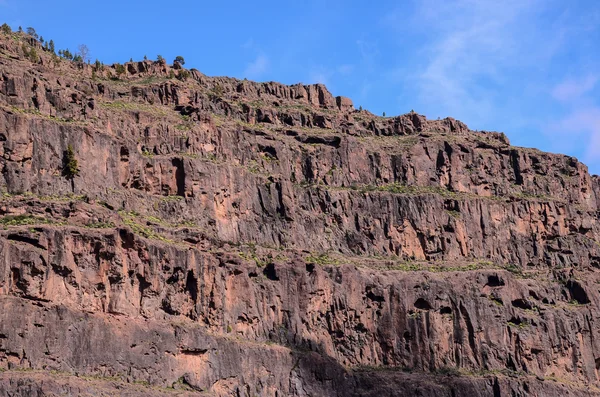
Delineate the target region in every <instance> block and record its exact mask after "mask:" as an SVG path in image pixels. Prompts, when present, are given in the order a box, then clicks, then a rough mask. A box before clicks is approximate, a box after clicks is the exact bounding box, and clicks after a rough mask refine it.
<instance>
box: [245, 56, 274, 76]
mask: <svg viewBox="0 0 600 397" xmlns="http://www.w3.org/2000/svg"><path fill="white" fill-rule="evenodd" d="M268 69H269V58H268V57H267V56H266V55H264V54H259V55H258V56H257V57H256V58H255V59H254V60H253V61H252V62H250V63H249V64H248V65H247V66H246V69H245V70H244V76H246V77H249V78H251V79H256V78H259V77H261V76H262V75H264V74H265V72H266V71H267V70H268Z"/></svg>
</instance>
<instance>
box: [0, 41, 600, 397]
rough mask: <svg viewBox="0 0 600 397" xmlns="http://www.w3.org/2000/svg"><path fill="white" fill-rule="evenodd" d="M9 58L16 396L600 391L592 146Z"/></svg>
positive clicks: (0, 294)
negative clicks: (534, 142)
mask: <svg viewBox="0 0 600 397" xmlns="http://www.w3.org/2000/svg"><path fill="white" fill-rule="evenodd" d="M32 48H33V49H35V53H36V56H32V55H31V54H32V52H31V49H32ZM0 76H1V81H0V168H1V170H2V174H1V175H2V177H1V178H0V190H1V191H2V198H1V204H0V226H2V229H0V396H55V395H56V396H62V395H73V394H75V395H90V396H99V395H115V394H120V395H128V396H146V395H150V396H163V395H164V396H167V395H181V396H194V395H215V396H268V397H276V396H277V397H281V396H404V395H420V396H432V397H433V396H455V397H458V396H469V397H476V396H494V397H495V396H504V395H507V396H508V395H512V396H526V395H532V396H564V395H569V396H592V395H600V378H599V373H598V370H599V368H600V315H599V314H598V313H600V311H599V310H598V308H599V305H600V289H599V288H598V284H599V283H600V275H599V273H598V269H599V268H600V222H599V221H598V220H599V217H600V210H599V209H600V206H599V203H600V179H599V178H598V177H597V176H590V175H589V173H588V171H587V167H586V166H585V165H583V164H581V163H580V162H578V161H577V160H576V159H575V158H573V157H568V156H564V155H556V154H550V153H543V152H540V151H538V150H535V149H528V148H520V147H514V146H511V145H510V143H509V141H508V139H507V138H506V136H505V135H504V134H502V133H496V132H480V131H472V130H470V129H469V128H468V127H467V126H466V125H465V124H463V123H461V122H460V121H457V120H454V119H451V118H447V119H443V120H427V119H426V118H425V117H424V116H421V115H418V114H416V113H409V114H405V115H400V116H397V117H387V118H385V117H378V116H376V115H373V114H371V113H369V112H368V111H362V110H360V111H359V110H356V109H354V107H353V105H352V102H351V101H350V100H349V99H348V98H344V97H334V96H333V95H332V94H331V93H329V92H328V91H327V89H326V88H325V87H324V86H322V85H301V84H298V85H294V86H285V85H282V84H278V83H273V82H269V83H256V82H251V81H246V80H244V81H241V80H236V79H232V78H224V77H223V78H222V77H208V76H205V75H203V74H201V73H200V72H198V71H196V70H186V69H184V68H183V67H182V66H181V65H179V64H177V63H176V64H174V65H168V64H167V63H166V62H164V61H161V62H154V61H143V62H130V63H127V64H125V65H112V66H104V65H88V64H82V63H76V62H71V61H67V60H65V59H61V58H58V57H56V56H55V55H53V54H52V53H51V52H49V51H47V50H44V49H43V48H42V47H41V45H40V44H39V43H38V42H37V41H36V40H34V39H33V38H31V37H28V36H26V35H23V34H10V35H2V34H0ZM69 146H70V147H71V148H72V149H73V152H74V155H75V159H76V160H77V165H78V168H79V169H78V172H76V173H75V174H76V175H69V172H68V170H66V168H65V161H66V157H67V155H66V152H67V151H68V148H69ZM69 393H70V394H69Z"/></svg>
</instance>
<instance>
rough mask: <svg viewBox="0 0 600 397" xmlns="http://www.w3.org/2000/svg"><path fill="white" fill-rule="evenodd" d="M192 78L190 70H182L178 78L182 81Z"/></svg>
mask: <svg viewBox="0 0 600 397" xmlns="http://www.w3.org/2000/svg"><path fill="white" fill-rule="evenodd" d="M190 76H191V73H190V72H189V71H188V70H181V71H180V72H179V74H178V75H177V78H178V79H179V80H181V81H186V80H187V79H189V78H190Z"/></svg>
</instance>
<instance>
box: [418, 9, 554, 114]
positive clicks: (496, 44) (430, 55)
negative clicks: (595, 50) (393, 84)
mask: <svg viewBox="0 0 600 397" xmlns="http://www.w3.org/2000/svg"><path fill="white" fill-rule="evenodd" d="M538 3H539V2H538V1H521V0H504V1H496V0H455V1H447V2H446V1H444V2H440V1H437V0H423V1H420V2H419V3H418V5H417V10H416V16H415V18H414V20H413V22H412V24H413V25H416V24H418V25H420V26H421V27H423V26H425V27H427V28H428V29H431V30H432V31H431V32H425V33H423V34H424V35H425V36H426V37H427V38H428V39H429V40H428V41H429V42H428V43H426V49H425V50H424V51H423V54H420V55H419V56H420V57H421V58H423V59H424V61H422V62H421V63H422V64H423V65H422V71H421V72H420V73H417V74H416V76H411V78H413V79H415V80H416V85H417V87H416V91H417V92H419V93H420V94H421V98H420V99H421V101H422V102H423V103H425V104H430V105H431V104H434V105H435V107H436V108H437V109H439V110H441V111H444V112H447V114H446V115H448V114H450V115H455V116H457V117H463V118H464V116H465V115H469V119H470V120H477V121H482V120H485V119H487V118H488V117H489V115H490V114H491V113H493V112H494V111H495V108H496V107H495V94H496V92H495V91H496V90H494V86H501V85H503V84H504V82H505V81H506V79H507V78H508V77H507V76H508V75H509V73H507V72H508V71H509V70H510V69H512V68H515V67H527V65H530V64H533V63H534V62H535V61H536V60H539V59H540V58H544V57H547V56H548V54H547V52H548V50H547V49H546V48H547V46H546V47H540V46H538V45H539V43H538V42H537V41H536V40H535V38H534V37H530V36H529V37H528V34H529V33H530V32H529V30H528V28H525V27H524V26H527V23H528V22H529V19H530V17H531V14H534V13H538V12H541V11H543V7H542V6H541V5H540V4H538ZM421 29H423V28H421ZM547 40H551V38H547ZM538 47H539V48H538ZM550 51H551V50H550ZM482 82H485V84H482Z"/></svg>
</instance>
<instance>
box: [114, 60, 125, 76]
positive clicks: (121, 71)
mask: <svg viewBox="0 0 600 397" xmlns="http://www.w3.org/2000/svg"><path fill="white" fill-rule="evenodd" d="M115 71H116V72H117V76H121V75H122V74H124V73H125V66H124V65H121V64H120V63H116V64H115Z"/></svg>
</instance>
